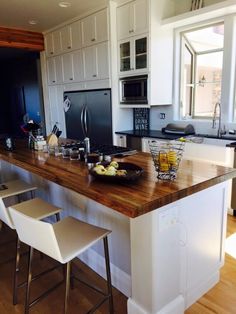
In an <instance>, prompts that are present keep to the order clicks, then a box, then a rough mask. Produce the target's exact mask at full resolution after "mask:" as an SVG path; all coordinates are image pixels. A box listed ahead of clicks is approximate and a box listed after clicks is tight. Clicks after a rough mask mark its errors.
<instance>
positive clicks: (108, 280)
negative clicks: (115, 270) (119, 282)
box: [103, 237, 114, 314]
mask: <svg viewBox="0 0 236 314" xmlns="http://www.w3.org/2000/svg"><path fill="white" fill-rule="evenodd" d="M103 244H104V253H105V262H106V273H107V290H108V291H107V292H108V296H109V313H110V314H113V313H114V306H113V296H112V284H111V270H110V259H109V250H108V241H107V237H105V238H104V239H103Z"/></svg>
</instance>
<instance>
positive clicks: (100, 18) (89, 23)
mask: <svg viewBox="0 0 236 314" xmlns="http://www.w3.org/2000/svg"><path fill="white" fill-rule="evenodd" d="M81 29H82V46H83V47H87V46H90V45H93V44H96V43H99V42H102V41H106V40H108V25H107V10H106V9H104V10H102V11H99V12H97V13H95V14H92V15H89V16H87V17H86V18H84V19H82V20H81Z"/></svg>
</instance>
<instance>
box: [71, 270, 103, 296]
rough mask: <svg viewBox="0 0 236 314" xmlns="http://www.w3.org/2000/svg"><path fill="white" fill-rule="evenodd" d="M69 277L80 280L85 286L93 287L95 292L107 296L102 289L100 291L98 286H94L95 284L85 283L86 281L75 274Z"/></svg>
mask: <svg viewBox="0 0 236 314" xmlns="http://www.w3.org/2000/svg"><path fill="white" fill-rule="evenodd" d="M71 278H73V279H75V280H77V281H79V282H81V283H82V284H84V285H85V286H87V287H89V288H91V289H93V290H94V291H96V292H98V293H100V294H102V295H103V296H107V293H105V292H104V291H102V290H101V289H100V288H98V287H96V286H94V285H92V284H90V283H87V282H86V281H84V280H83V279H80V278H78V277H76V276H73V275H72V276H71Z"/></svg>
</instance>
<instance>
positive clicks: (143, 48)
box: [135, 37, 147, 55]
mask: <svg viewBox="0 0 236 314" xmlns="http://www.w3.org/2000/svg"><path fill="white" fill-rule="evenodd" d="M141 53H147V38H146V37H145V38H140V39H137V40H135V54H136V55H138V54H141Z"/></svg>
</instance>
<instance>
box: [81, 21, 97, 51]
mask: <svg viewBox="0 0 236 314" xmlns="http://www.w3.org/2000/svg"><path fill="white" fill-rule="evenodd" d="M81 28H82V46H83V47H86V46H89V45H92V44H94V42H95V41H96V38H95V36H96V34H95V17H94V15H90V16H88V17H86V18H84V19H83V20H82V21H81Z"/></svg>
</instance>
